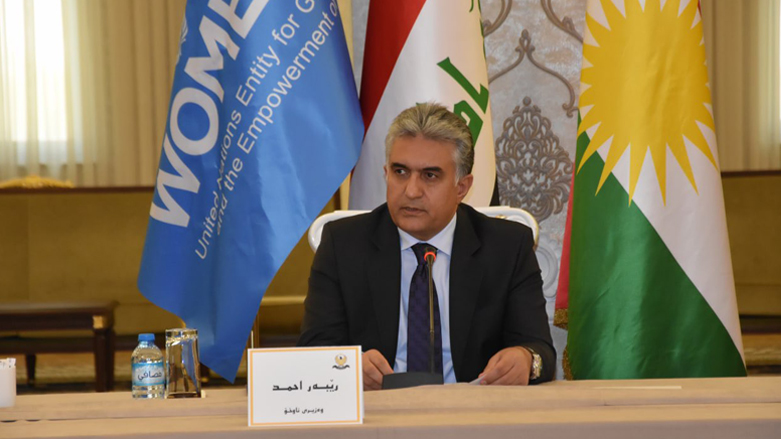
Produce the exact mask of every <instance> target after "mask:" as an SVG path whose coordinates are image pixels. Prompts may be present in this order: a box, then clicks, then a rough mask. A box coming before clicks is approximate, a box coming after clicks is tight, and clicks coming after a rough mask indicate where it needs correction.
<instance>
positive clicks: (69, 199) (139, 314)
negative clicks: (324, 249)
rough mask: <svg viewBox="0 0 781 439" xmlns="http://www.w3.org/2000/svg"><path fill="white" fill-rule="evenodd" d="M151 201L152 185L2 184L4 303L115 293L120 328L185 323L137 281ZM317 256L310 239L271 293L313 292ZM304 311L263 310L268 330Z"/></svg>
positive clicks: (286, 325) (284, 328) (282, 328)
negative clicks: (45, 188)
mask: <svg viewBox="0 0 781 439" xmlns="http://www.w3.org/2000/svg"><path fill="white" fill-rule="evenodd" d="M151 200H152V190H151V188H150V189H141V190H125V191H121V190H120V191H98V192H95V191H86V192H85V191H73V192H71V193H68V192H43V193H35V192H29V193H13V194H9V193H2V192H1V191H0V302H12V301H28V300H29V301H34V302H44V301H69V300H88V299H113V300H117V301H119V303H120V306H119V307H118V308H117V311H116V329H117V332H118V333H121V334H132V333H138V332H142V331H152V330H154V331H159V330H162V329H164V328H170V327H175V326H178V325H179V324H180V323H179V320H178V319H177V318H176V317H175V316H173V315H171V314H169V313H167V312H166V311H163V310H161V309H160V308H158V307H156V306H155V305H153V304H151V303H150V302H149V301H147V300H146V299H145V298H144V297H143V296H142V295H141V293H140V292H139V291H138V288H137V287H136V278H137V276H138V268H139V264H140V261H141V253H142V250H143V245H144V236H145V235H146V226H147V220H148V218H149V214H148V212H149V206H150V203H151ZM330 209H331V210H333V207H330ZM312 256H313V255H312V251H311V250H310V249H309V246H308V244H306V243H305V242H303V241H302V242H300V243H299V245H298V246H297V247H296V248H295V249H294V250H293V252H292V254H291V256H290V258H289V260H288V261H287V262H286V264H285V265H284V266H283V268H282V270H281V271H280V272H279V274H278V275H277V277H276V278H275V279H274V281H273V283H272V285H271V286H270V288H269V291H268V293H267V295H268V297H280V296H295V295H299V296H300V295H304V294H306V282H307V278H308V275H307V273H308V270H309V266H310V265H311V261H312ZM272 301H273V299H272V300H269V301H268V302H272ZM301 314H302V311H301V306H300V305H298V306H289V305H284V304H283V305H275V306H274V311H273V312H267V313H262V318H261V329H262V331H263V332H264V333H278V332H288V333H289V332H297V330H298V326H299V324H300V319H301Z"/></svg>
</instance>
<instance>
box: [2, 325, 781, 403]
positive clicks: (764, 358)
mask: <svg viewBox="0 0 781 439" xmlns="http://www.w3.org/2000/svg"><path fill="white" fill-rule="evenodd" d="M743 344H744V352H745V355H746V360H747V362H748V366H749V375H752V376H753V375H781V334H746V335H744V336H743ZM130 355H131V352H130V351H119V352H117V353H116V357H115V367H114V377H115V381H116V385H115V391H129V390H130ZM16 358H17V360H16V361H17V368H16V379H17V383H19V385H18V387H17V391H18V393H19V394H29V393H48V392H82V391H83V392H90V391H94V389H95V386H94V381H95V369H94V365H93V364H94V363H93V357H92V354H43V355H39V356H38V364H37V367H36V383H35V386H34V387H33V388H30V387H28V386H27V385H26V382H27V373H26V371H25V363H24V356H16ZM246 376H247V365H246V361H245V360H242V363H241V366H239V372H238V374H237V378H236V382H235V383H234V384H233V385H237V386H244V385H246ZM208 385H209V386H214V387H221V386H230V385H231V383H229V382H228V381H225V380H223V379H221V378H219V377H217V376H216V375H214V374H213V375H212V377H211V381H210V383H209V384H208Z"/></svg>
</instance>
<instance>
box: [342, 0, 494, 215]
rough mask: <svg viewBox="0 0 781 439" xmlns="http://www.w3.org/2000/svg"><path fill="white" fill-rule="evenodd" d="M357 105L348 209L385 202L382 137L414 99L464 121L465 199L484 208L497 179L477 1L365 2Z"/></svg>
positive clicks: (389, 0) (415, 101) (486, 75)
mask: <svg viewBox="0 0 781 439" xmlns="http://www.w3.org/2000/svg"><path fill="white" fill-rule="evenodd" d="M364 53H365V55H364V62H363V79H362V83H361V110H362V113H363V118H364V124H365V126H366V136H365V137H364V141H363V146H362V149H361V156H360V159H359V160H358V165H357V166H356V168H355V171H354V173H353V177H352V180H351V185H350V208H351V209H373V208H375V207H377V206H378V205H380V204H382V203H383V202H385V178H384V175H383V171H382V167H383V165H384V164H385V135H386V134H387V132H388V127H389V126H390V124H391V122H392V121H393V119H394V118H395V117H396V116H397V115H398V114H399V113H400V112H401V111H402V110H404V109H405V108H409V107H411V106H413V105H415V104H416V103H421V102H428V101H434V102H438V103H440V104H442V105H444V106H446V107H448V108H449V109H450V110H452V111H454V112H455V113H456V114H458V115H459V116H461V117H462V118H464V120H465V121H466V122H467V124H468V125H469V128H470V130H471V131H472V137H473V138H474V139H475V165H474V168H473V170H472V174H473V175H474V176H475V179H474V184H473V185H472V189H471V190H470V192H469V194H467V197H466V200H465V201H466V202H467V203H469V204H471V205H473V206H487V205H488V204H489V202H490V201H491V197H492V195H493V192H494V182H495V180H496V168H495V163H496V159H495V155H494V146H493V142H494V139H493V130H492V129H491V106H490V102H489V93H488V73H487V70H486V62H485V50H484V48H483V33H482V24H481V16H480V3H479V2H478V1H476V0H405V1H395V0H372V2H371V5H370V6H369V21H368V25H367V32H366V47H365V50H364Z"/></svg>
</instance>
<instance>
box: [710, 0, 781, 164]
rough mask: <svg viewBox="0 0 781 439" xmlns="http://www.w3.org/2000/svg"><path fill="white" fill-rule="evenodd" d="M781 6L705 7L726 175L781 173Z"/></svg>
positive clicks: (770, 1) (742, 0) (751, 0)
mask: <svg viewBox="0 0 781 439" xmlns="http://www.w3.org/2000/svg"><path fill="white" fill-rule="evenodd" d="M780 2H781V1H780V0H702V2H701V5H702V15H703V22H704V30H705V44H706V50H707V53H708V69H709V73H710V78H711V90H712V92H713V107H714V114H715V119H716V120H715V122H716V135H717V138H718V143H719V159H720V162H721V168H722V170H723V171H748V170H778V169H781V87H780V86H779V81H780V78H781V59H780V58H781V57H779V53H780V52H781V8H779V3H780Z"/></svg>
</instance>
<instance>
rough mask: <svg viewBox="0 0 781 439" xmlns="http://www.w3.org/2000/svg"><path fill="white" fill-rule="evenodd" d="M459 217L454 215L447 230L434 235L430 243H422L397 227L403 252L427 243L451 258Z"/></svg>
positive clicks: (446, 227)
mask: <svg viewBox="0 0 781 439" xmlns="http://www.w3.org/2000/svg"><path fill="white" fill-rule="evenodd" d="M457 216H458V215H453V219H451V220H450V222H449V223H447V225H446V226H445V228H444V229H442V230H440V231H439V233H437V234H436V235H434V237H433V238H431V239H429V240H428V241H421V240H419V239H418V238H415V237H414V236H412V235H410V234H409V233H407V232H405V231H404V230H401V229H399V228H398V227H397V229H398V230H399V238H400V241H401V251H404V250H407V249H408V248H410V247H412V246H413V245H415V244H417V243H419V242H427V243H429V244H431V245H433V246H434V247H436V248H437V251H438V252H442V253H445V254H446V255H448V256H450V255H451V252H452V251H453V236H455V232H456V217H457Z"/></svg>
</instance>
